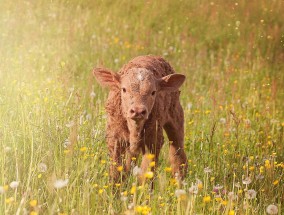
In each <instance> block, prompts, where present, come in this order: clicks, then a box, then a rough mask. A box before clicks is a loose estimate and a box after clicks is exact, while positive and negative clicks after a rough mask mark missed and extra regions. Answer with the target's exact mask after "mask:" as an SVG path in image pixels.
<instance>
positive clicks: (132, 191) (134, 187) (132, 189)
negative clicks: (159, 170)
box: [130, 186, 136, 194]
mask: <svg viewBox="0 0 284 215" xmlns="http://www.w3.org/2000/svg"><path fill="white" fill-rule="evenodd" d="M135 192H136V186H132V187H131V190H130V193H131V194H134V193H135Z"/></svg>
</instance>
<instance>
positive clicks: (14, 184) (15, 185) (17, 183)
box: [10, 181, 20, 189]
mask: <svg viewBox="0 0 284 215" xmlns="http://www.w3.org/2000/svg"><path fill="white" fill-rule="evenodd" d="M19 183H20V182H19V181H12V182H11V183H10V187H11V188H13V189H15V188H17V187H18V186H19Z"/></svg>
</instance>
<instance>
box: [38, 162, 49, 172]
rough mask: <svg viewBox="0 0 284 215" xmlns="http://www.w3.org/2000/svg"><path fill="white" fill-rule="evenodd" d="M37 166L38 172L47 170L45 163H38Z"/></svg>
mask: <svg viewBox="0 0 284 215" xmlns="http://www.w3.org/2000/svg"><path fill="white" fill-rule="evenodd" d="M37 168H38V171H39V172H46V171H47V165H46V164H45V163H39V164H38V166H37Z"/></svg>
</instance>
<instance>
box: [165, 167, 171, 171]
mask: <svg viewBox="0 0 284 215" xmlns="http://www.w3.org/2000/svg"><path fill="white" fill-rule="evenodd" d="M164 170H165V172H171V171H172V168H171V167H165V169H164Z"/></svg>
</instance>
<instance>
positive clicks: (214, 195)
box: [0, 0, 284, 215]
mask: <svg viewBox="0 0 284 215" xmlns="http://www.w3.org/2000/svg"><path fill="white" fill-rule="evenodd" d="M282 8H283V3H282V2H281V1H272V2H266V1H251V2H247V1H238V2H228V1H222V0H221V1H217V2H206V1H202V2H199V3H197V2H196V1H194V2H193V1H186V2H182V3H180V2H179V3H177V2H174V1H170V0H165V1H162V2H158V1H156V2H151V1H149V2H144V1H135V2H128V1H126V0H123V1H116V2H113V1H80V2H78V1H52V2H49V1H43V0H41V1H24V2H23V1H10V2H9V1H2V2H1V7H0V154H1V156H0V164H1V165H0V214H5V213H6V214H25V213H26V214H150V213H152V214H226V215H227V214H230V215H233V214H267V213H268V214H275V213H276V214H277V213H278V214H281V212H282V211H283V209H282V208H283V196H284V186H283V168H284V154H283V150H284V141H283V130H284V111H283V107H284V106H283V99H284V95H283V94H284V93H283V86H284V73H283V62H284V37H283V32H284V29H283V26H284V25H283V20H284V15H283V13H282V10H281V9H282ZM144 54H155V55H161V56H164V57H165V58H166V59H167V60H168V61H169V62H170V63H171V64H172V66H173V67H174V68H175V70H176V71H177V72H180V73H183V74H185V75H186V76H187V79H186V83H185V84H184V86H183V87H182V93H181V102H182V104H183V107H184V111H185V118H186V121H185V128H186V134H185V147H186V153H187V156H188V159H189V160H188V162H189V172H188V175H187V177H186V179H185V181H184V182H183V183H178V181H176V180H175V178H172V176H171V174H170V172H171V167H170V164H169V162H168V156H167V155H168V142H167V141H166V143H165V145H164V148H163V151H162V153H161V157H160V163H159V164H156V163H152V164H151V165H158V170H157V174H156V175H155V176H154V175H153V174H152V172H150V171H149V172H147V175H146V178H147V180H146V182H145V184H139V183H138V180H137V176H136V173H137V171H138V170H139V169H137V168H135V169H134V174H131V176H130V177H129V178H128V179H126V180H125V181H120V182H118V183H115V184H113V183H112V182H111V181H110V179H109V175H108V167H109V165H110V164H111V161H110V159H109V157H108V151H107V147H106V143H105V137H104V136H105V123H106V114H105V110H104V101H105V99H106V96H107V90H106V89H101V88H100V87H99V86H98V84H97V83H96V82H95V80H94V79H93V77H92V75H91V70H92V68H93V67H95V66H101V65H104V66H106V67H109V68H112V69H113V70H115V71H116V70H118V69H119V68H120V67H121V66H122V65H123V64H124V63H125V62H127V61H128V60H130V59H131V58H133V57H135V56H138V55H144ZM139 161H140V160H138V162H139ZM119 170H120V171H123V168H121V167H120V169H119ZM152 180H153V181H154V184H155V186H154V190H151V189H150V187H151V185H150V182H151V181H152ZM277 211H278V212H277Z"/></svg>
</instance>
